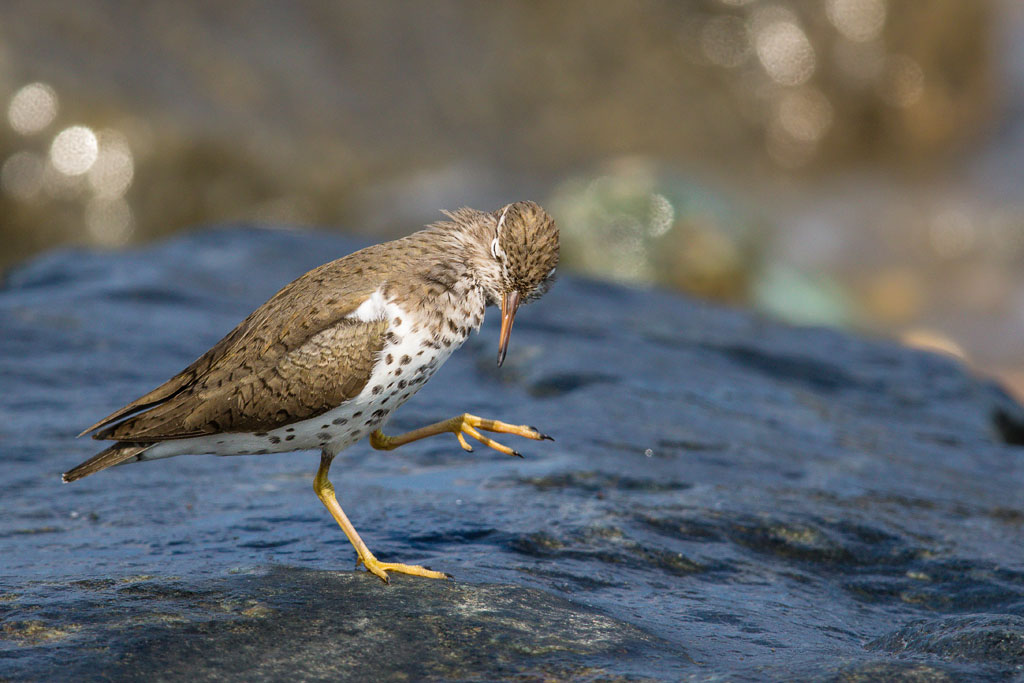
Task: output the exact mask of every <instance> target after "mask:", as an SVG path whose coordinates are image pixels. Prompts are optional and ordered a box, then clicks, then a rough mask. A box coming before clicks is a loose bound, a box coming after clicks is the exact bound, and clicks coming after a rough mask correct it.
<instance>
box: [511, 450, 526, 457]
mask: <svg viewBox="0 0 1024 683" xmlns="http://www.w3.org/2000/svg"><path fill="white" fill-rule="evenodd" d="M512 455H514V456H516V457H517V458H521V457H523V454H522V453H520V452H519V451H512Z"/></svg>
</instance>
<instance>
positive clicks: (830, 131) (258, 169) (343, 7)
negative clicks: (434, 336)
mask: <svg viewBox="0 0 1024 683" xmlns="http://www.w3.org/2000/svg"><path fill="white" fill-rule="evenodd" d="M3 8H4V10H3V21H2V22H0V117H2V121H0V271H2V270H3V269H5V268H8V267H10V266H11V265H13V264H15V263H17V262H18V261H20V260H23V259H25V258H27V257H29V256H31V255H32V254H33V253H35V252H38V251H39V250H42V249H46V248H49V247H52V246H55V245H69V244H70V245H84V246H91V247H102V248H117V247H122V246H125V245H132V244H139V243H144V242H146V241H149V240H153V239H157V238H161V237H164V236H167V235H169V234H171V233H173V232H175V231H177V230H181V229H184V228H188V227H190V226H195V225H197V224H228V223H237V222H246V223H252V222H257V223H265V224H268V225H273V226H282V225H283V226H291V227H296V228H300V227H303V226H323V227H328V228H332V229H338V230H342V229H344V230H350V231H354V232H359V233H361V234H364V235H367V236H370V237H372V238H374V239H378V238H385V237H394V236H397V235H402V234H406V233H408V232H410V231H412V230H413V229H415V228H417V227H418V226H420V225H422V224H424V223H426V222H430V221H433V220H436V219H437V218H438V217H439V214H438V209H441V208H455V207H458V206H463V205H469V206H474V207H476V208H481V209H493V208H496V207H498V206H500V205H501V204H503V203H506V202H508V201H513V200H516V199H522V198H531V199H535V200H536V201H538V202H540V203H541V204H543V205H544V206H545V207H546V208H547V209H548V210H549V211H550V212H551V213H552V214H553V215H554V216H555V218H556V219H557V221H558V222H559V224H560V227H561V229H562V235H563V255H564V263H565V265H566V267H567V268H571V269H573V270H575V271H576V272H582V273H587V274H591V275H595V276H598V277H603V278H612V279H615V280H619V281H625V282H633V283H653V284H657V285H660V286H665V287H670V288H675V289H679V290H682V291H685V292H689V293H692V294H695V295H698V296H702V297H708V298H711V299H715V300H718V301H721V302H725V303H727V304H730V305H738V306H744V307H751V308H755V309H757V310H760V311H764V312H767V313H768V314H771V315H774V316H780V317H783V318H785V319H787V320H790V321H794V322H797V323H807V324H825V325H834V326H839V327H844V328H848V329H855V330H858V331H862V332H868V333H872V334H878V335H883V336H888V337H891V338H896V339H900V340H902V341H904V342H905V343H908V344H913V345H918V346H925V347H929V348H937V349H941V350H944V351H946V352H949V353H954V354H957V355H959V356H961V357H963V358H965V360H966V361H967V362H969V363H970V364H972V365H973V366H974V367H975V368H977V369H979V371H982V372H985V373H988V374H991V375H995V376H998V377H999V378H1001V379H1002V381H1003V382H1004V383H1005V384H1006V385H1007V386H1008V387H1009V388H1010V389H1011V391H1013V393H1015V394H1016V395H1017V396H1018V397H1024V343H1022V339H1024V268H1022V265H1024V196H1022V191H1021V190H1022V188H1024V3H1021V2H1019V0H790V1H787V0H694V1H692V2H678V1H675V0H665V1H656V0H650V1H642V2H627V1H621V2H620V1H616V2H611V1H608V2H593V1H583V0H566V1H559V2H525V1H516V2H500V3H497V2H492V3H479V2H469V1H436V2H431V3H406V2H394V1H391V2H373V3H370V2H366V3H338V2H328V1H326V0H321V1H319V2H315V1H311V2H304V3H283V2H281V3H269V2H266V3H263V2H261V3H256V2H231V3H228V2H216V1H214V2H204V3H169V2H155V1H154V2H132V3H126V2H121V1H120V0H75V2H67V1H66V0H26V1H18V0H5V1H4V3H3ZM328 256H329V255H325V260H327V257H328ZM339 256H340V254H339Z"/></svg>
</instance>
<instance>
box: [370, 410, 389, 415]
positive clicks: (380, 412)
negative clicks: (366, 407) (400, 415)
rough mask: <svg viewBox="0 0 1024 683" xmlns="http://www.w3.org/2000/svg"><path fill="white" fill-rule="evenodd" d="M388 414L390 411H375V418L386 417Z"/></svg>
mask: <svg viewBox="0 0 1024 683" xmlns="http://www.w3.org/2000/svg"><path fill="white" fill-rule="evenodd" d="M387 414H388V411H386V410H375V411H373V416H374V417H384V416H385V415H387Z"/></svg>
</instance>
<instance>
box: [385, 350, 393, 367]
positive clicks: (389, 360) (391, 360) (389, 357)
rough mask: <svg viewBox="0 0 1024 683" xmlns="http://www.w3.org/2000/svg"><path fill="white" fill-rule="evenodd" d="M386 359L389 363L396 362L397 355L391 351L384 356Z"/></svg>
mask: <svg viewBox="0 0 1024 683" xmlns="http://www.w3.org/2000/svg"><path fill="white" fill-rule="evenodd" d="M384 360H385V361H386V362H387V364H388V365H391V364H392V363H394V362H395V357H394V356H392V355H391V354H390V353H389V354H388V355H387V356H385V357H384Z"/></svg>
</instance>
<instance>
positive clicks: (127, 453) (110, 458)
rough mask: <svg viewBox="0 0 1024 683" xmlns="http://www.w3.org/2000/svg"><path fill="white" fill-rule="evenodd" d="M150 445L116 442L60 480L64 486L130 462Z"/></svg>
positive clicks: (66, 473)
mask: <svg viewBox="0 0 1024 683" xmlns="http://www.w3.org/2000/svg"><path fill="white" fill-rule="evenodd" d="M152 445H153V444H151V443H130V442H126V441H118V442H117V443H115V444H114V445H113V446H111V447H110V448H108V449H107V450H105V451H102V452H100V453H97V454H96V455H94V456H92V457H91V458H89V459H88V460H86V461H85V462H83V463H82V464H81V465H79V466H77V467H75V468H73V469H70V470H68V471H67V472H65V473H64V475H63V476H62V477H61V478H62V479H63V480H64V483H65V484H66V483H68V482H69V481H75V480H76V479H81V478H82V477H87V476H89V475H90V474H93V473H95V472H99V471H100V470H105V469H107V468H108V467H113V466H114V465H120V464H121V463H123V462H125V461H126V460H131V459H132V458H135V457H137V456H138V455H140V454H141V453H142V452H143V451H144V450H146V449H147V448H149V447H150V446H152Z"/></svg>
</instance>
